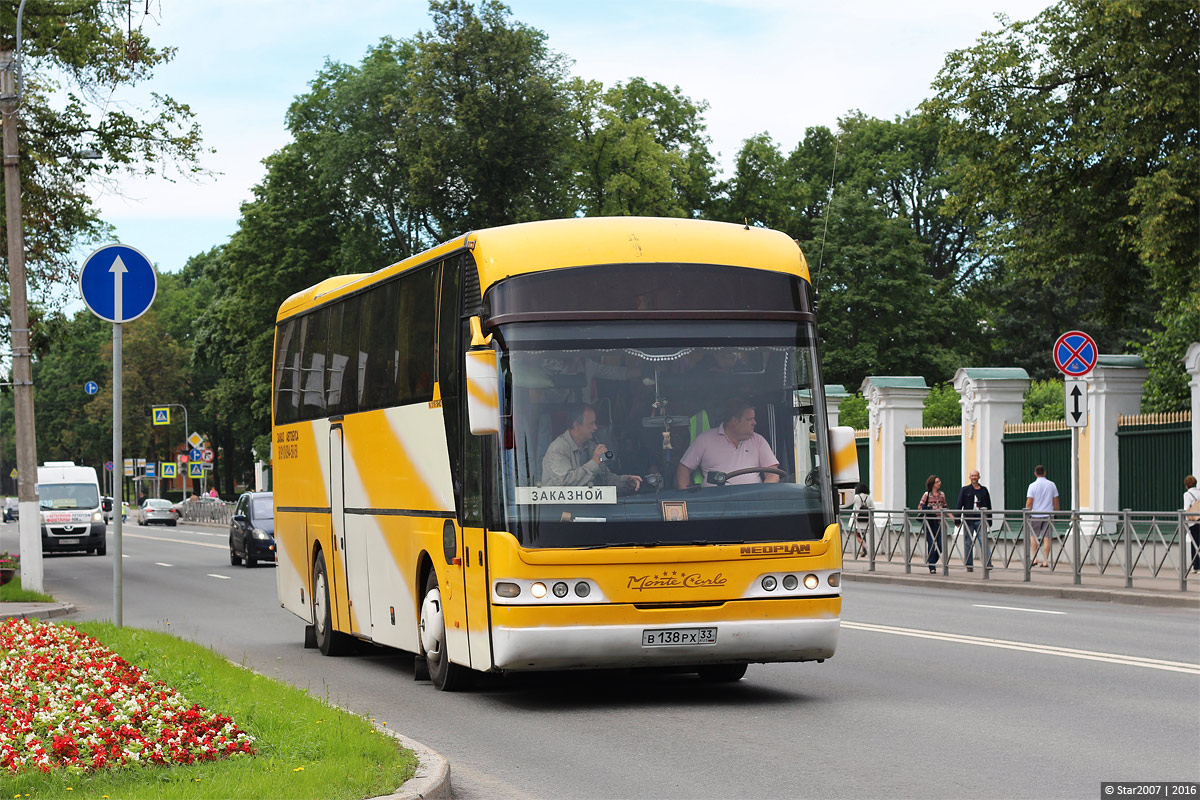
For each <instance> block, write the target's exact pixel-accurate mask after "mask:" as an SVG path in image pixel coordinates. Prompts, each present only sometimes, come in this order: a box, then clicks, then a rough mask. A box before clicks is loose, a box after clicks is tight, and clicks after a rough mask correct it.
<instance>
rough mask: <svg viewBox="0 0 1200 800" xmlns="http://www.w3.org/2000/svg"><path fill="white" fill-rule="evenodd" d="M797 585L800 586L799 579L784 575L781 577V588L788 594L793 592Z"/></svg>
mask: <svg viewBox="0 0 1200 800" xmlns="http://www.w3.org/2000/svg"><path fill="white" fill-rule="evenodd" d="M799 585H800V579H799V578H797V577H796V576H795V575H784V576H783V588H784V589H787V590H788V591H789V592H792V591H795V589H796V587H797V586H799Z"/></svg>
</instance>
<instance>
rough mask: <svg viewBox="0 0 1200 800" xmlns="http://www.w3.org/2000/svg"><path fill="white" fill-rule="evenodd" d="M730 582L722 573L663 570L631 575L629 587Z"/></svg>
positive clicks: (702, 585)
mask: <svg viewBox="0 0 1200 800" xmlns="http://www.w3.org/2000/svg"><path fill="white" fill-rule="evenodd" d="M728 582H729V579H728V578H726V577H725V576H724V575H722V574H721V573H719V572H718V573H717V574H716V575H713V576H712V577H711V578H707V577H705V576H703V575H701V574H700V573H698V572H680V571H678V570H674V569H673V570H671V571H670V572H668V571H667V570H663V571H662V572H661V573H659V574H658V575H640V576H639V575H630V576H629V588H630V589H637V590H638V591H639V592H643V591H648V590H650V589H703V588H706V587H709V586H724V585H725V584H726V583H728Z"/></svg>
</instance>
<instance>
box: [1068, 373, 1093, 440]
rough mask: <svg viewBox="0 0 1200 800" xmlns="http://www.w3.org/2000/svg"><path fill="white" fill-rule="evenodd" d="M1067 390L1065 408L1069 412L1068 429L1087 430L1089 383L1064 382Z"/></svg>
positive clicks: (1079, 381) (1078, 381) (1069, 380)
mask: <svg viewBox="0 0 1200 800" xmlns="http://www.w3.org/2000/svg"><path fill="white" fill-rule="evenodd" d="M1063 386H1064V387H1065V388H1066V396H1065V398H1064V399H1065V403H1064V407H1065V408H1066V411H1067V427H1068V428H1086V427H1087V425H1088V390H1087V389H1088V386H1087V381H1081V380H1072V379H1070V378H1068V379H1067V380H1065V381H1063Z"/></svg>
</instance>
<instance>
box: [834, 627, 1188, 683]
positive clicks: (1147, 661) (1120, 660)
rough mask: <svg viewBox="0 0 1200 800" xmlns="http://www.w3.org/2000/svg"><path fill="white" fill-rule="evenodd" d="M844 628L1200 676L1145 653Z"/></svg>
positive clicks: (908, 630)
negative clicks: (1149, 656)
mask: <svg viewBox="0 0 1200 800" xmlns="http://www.w3.org/2000/svg"><path fill="white" fill-rule="evenodd" d="M842 627H843V628H849V629H850V630H856V631H870V632H871V633H890V634H893V635H895V636H913V637H915V638H918V639H935V640H937V641H942V642H954V643H956V644H973V645H977V646H979V647H999V648H1003V649H1005V650H1020V651H1023V652H1026V653H1041V654H1043V655H1048V656H1061V657H1063V658H1079V659H1083V660H1085V661H1103V662H1106V663H1109V664H1121V665H1124V666H1127V667H1145V668H1146V669H1161V670H1166V671H1168V672H1183V673H1187V674H1188V675H1200V664H1191V663H1188V662H1186V661H1165V660H1163V659H1158V658H1142V657H1141V656H1127V655H1122V654H1120V653H1099V652H1095V651H1092V650H1073V649H1071V648H1069V647H1054V646H1053V645H1047V644H1033V643H1031V642H1013V641H1008V640H1005V639H988V638H985V637H982V636H964V635H962V634H958V633H941V632H939V631H923V630H918V629H917V628H897V627H894V626H891V625H874V624H871V623H868V622H848V621H846V620H842Z"/></svg>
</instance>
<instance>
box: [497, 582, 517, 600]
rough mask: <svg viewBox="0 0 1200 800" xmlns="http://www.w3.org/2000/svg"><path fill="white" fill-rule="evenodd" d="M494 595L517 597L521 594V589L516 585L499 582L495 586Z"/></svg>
mask: <svg viewBox="0 0 1200 800" xmlns="http://www.w3.org/2000/svg"><path fill="white" fill-rule="evenodd" d="M496 594H497V595H499V596H500V597H518V596H519V595H520V594H521V587H520V585H519V584H516V583H509V582H508V581H500V582H498V583H497V584H496Z"/></svg>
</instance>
